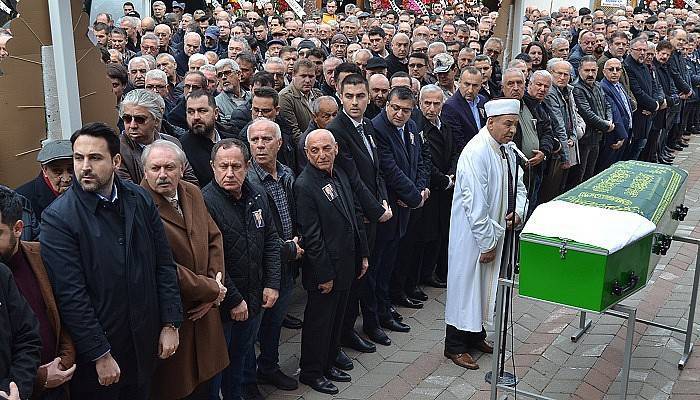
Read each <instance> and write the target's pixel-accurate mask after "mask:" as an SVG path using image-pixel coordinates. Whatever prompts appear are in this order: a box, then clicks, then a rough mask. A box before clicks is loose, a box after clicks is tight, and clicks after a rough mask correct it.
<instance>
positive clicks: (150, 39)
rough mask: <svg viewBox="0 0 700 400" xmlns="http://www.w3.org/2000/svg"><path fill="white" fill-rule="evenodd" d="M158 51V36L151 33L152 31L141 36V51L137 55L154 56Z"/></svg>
mask: <svg viewBox="0 0 700 400" xmlns="http://www.w3.org/2000/svg"><path fill="white" fill-rule="evenodd" d="M158 51H159V45H158V36H156V35H155V34H153V32H148V33H146V34H145V35H143V36H142V37H141V52H140V53H139V54H138V55H149V56H152V57H156V56H157V55H158Z"/></svg>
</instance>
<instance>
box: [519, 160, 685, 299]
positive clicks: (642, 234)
mask: <svg viewBox="0 0 700 400" xmlns="http://www.w3.org/2000/svg"><path fill="white" fill-rule="evenodd" d="M687 176H688V174H687V172H685V171H683V170H682V169H680V168H677V167H673V166H666V165H660V164H651V163H646V162H641V161H624V162H618V163H616V164H614V165H612V166H611V167H610V168H608V169H606V170H605V171H603V172H601V173H600V174H598V175H596V176H595V177H593V178H591V179H589V180H588V181H586V182H584V183H582V184H581V185H579V186H577V187H575V188H573V189H571V190H570V191H568V192H566V193H564V194H562V195H561V196H559V197H557V198H556V199H554V200H552V201H551V202H548V203H544V204H542V205H540V206H539V207H537V209H536V210H535V211H534V212H533V214H532V216H531V217H530V219H529V220H528V222H527V224H526V225H525V227H524V229H523V231H522V234H521V235H520V294H521V295H522V296H526V297H531V298H534V299H538V300H544V301H548V302H552V303H557V304H562V305H566V306H570V307H574V308H578V309H581V310H586V311H593V312H602V311H604V310H606V309H608V308H610V307H611V306H612V305H614V304H616V303H618V302H620V301H621V300H623V299H625V298H627V297H628V296H630V295H632V294H633V293H635V292H637V291H639V290H640V289H642V288H643V287H644V286H646V283H647V280H648V279H649V277H650V276H651V274H652V272H653V271H654V268H655V267H656V264H657V262H658V260H659V257H660V256H661V255H663V254H665V253H666V251H667V250H668V248H669V246H670V243H671V236H672V235H673V233H674V232H675V231H676V228H677V227H678V223H679V221H682V220H683V219H684V218H685V216H686V214H687V212H688V208H687V207H685V206H684V205H683V200H684V199H685V188H686V179H687Z"/></svg>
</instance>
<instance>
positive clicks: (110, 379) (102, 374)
mask: <svg viewBox="0 0 700 400" xmlns="http://www.w3.org/2000/svg"><path fill="white" fill-rule="evenodd" d="M95 370H96V371H97V381H98V382H100V385H102V386H109V385H111V384H113V383H117V382H119V376H121V370H119V364H117V361H116V360H115V359H114V358H112V353H107V354H105V355H104V356H102V357H100V358H98V359H97V361H95Z"/></svg>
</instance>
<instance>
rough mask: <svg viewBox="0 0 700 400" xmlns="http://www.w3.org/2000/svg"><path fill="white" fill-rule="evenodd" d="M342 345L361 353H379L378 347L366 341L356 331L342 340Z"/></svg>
mask: <svg viewBox="0 0 700 400" xmlns="http://www.w3.org/2000/svg"><path fill="white" fill-rule="evenodd" d="M340 345H341V346H343V347H349V348H351V349H353V350H357V351H359V352H360V353H374V352H375V351H377V347H376V346H375V345H374V343H371V342H368V341H366V340H365V339H363V338H362V336H360V335H358V334H357V332H355V331H354V330H353V331H352V332H351V333H350V334H349V335H348V336H346V337H344V338H342V339H340Z"/></svg>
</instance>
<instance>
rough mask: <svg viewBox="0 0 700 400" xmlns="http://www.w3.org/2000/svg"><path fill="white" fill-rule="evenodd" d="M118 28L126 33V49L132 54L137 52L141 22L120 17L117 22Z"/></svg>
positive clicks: (136, 19)
mask: <svg viewBox="0 0 700 400" xmlns="http://www.w3.org/2000/svg"><path fill="white" fill-rule="evenodd" d="M119 26H120V27H121V28H122V29H124V30H125V31H126V36H127V42H126V48H127V49H129V50H131V51H133V52H137V51H138V45H139V30H140V28H141V20H140V19H138V18H136V17H122V18H121V19H120V20H119Z"/></svg>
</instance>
